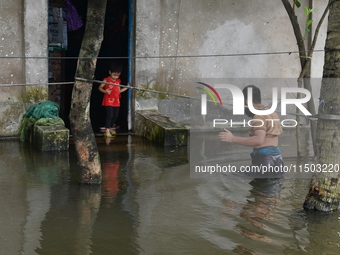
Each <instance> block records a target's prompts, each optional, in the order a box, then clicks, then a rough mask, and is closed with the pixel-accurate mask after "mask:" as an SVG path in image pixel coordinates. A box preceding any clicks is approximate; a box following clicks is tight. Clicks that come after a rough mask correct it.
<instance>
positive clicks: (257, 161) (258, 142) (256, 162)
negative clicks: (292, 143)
mask: <svg viewBox="0 0 340 255" xmlns="http://www.w3.org/2000/svg"><path fill="white" fill-rule="evenodd" d="M249 87H251V88H252V89H253V105H254V108H256V109H258V110H262V109H266V108H265V107H264V106H263V105H262V104H261V91H260V89H259V88H258V87H256V86H254V85H249V86H246V87H245V88H244V89H243V90H242V92H243V95H244V98H245V113H246V115H247V116H248V117H251V118H252V119H253V121H252V122H251V125H252V127H251V128H250V130H249V137H239V136H235V135H233V133H232V132H230V131H229V130H227V129H224V131H223V132H221V133H219V135H218V137H219V140H220V141H223V142H227V143H237V144H241V145H245V146H250V147H253V152H252V153H251V158H252V165H253V166H263V165H266V166H268V165H270V166H281V165H283V161H282V156H281V152H280V149H279V147H278V141H279V139H278V136H279V135H280V134H282V127H281V123H280V121H266V120H270V119H279V116H278V115H277V114H276V113H275V112H274V113H272V114H269V115H255V114H253V113H252V112H250V110H249V109H248V105H247V98H248V88H249ZM261 120H262V121H261Z"/></svg>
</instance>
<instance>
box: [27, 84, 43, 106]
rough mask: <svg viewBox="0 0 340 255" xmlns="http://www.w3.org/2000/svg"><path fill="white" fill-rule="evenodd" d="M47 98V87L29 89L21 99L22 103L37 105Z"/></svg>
mask: <svg viewBox="0 0 340 255" xmlns="http://www.w3.org/2000/svg"><path fill="white" fill-rule="evenodd" d="M47 98H48V93H47V87H29V88H26V93H25V95H24V96H23V97H22V101H23V102H24V103H38V102H41V101H43V100H46V99H47Z"/></svg>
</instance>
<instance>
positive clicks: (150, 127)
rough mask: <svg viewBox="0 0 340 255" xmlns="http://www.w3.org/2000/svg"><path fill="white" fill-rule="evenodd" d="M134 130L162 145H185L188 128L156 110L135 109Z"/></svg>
mask: <svg viewBox="0 0 340 255" xmlns="http://www.w3.org/2000/svg"><path fill="white" fill-rule="evenodd" d="M135 131H136V134H137V135H140V136H143V137H145V138H147V139H149V140H150V141H153V142H155V143H158V144H160V145H162V146H185V145H187V142H188V129H187V128H186V127H185V126H184V125H183V124H181V123H178V122H175V121H174V120H172V119H170V118H169V117H168V116H165V115H164V114H161V113H160V112H158V111H157V110H139V111H136V122H135Z"/></svg>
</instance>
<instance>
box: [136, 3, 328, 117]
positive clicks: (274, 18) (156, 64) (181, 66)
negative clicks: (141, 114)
mask: <svg viewBox="0 0 340 255" xmlns="http://www.w3.org/2000/svg"><path fill="white" fill-rule="evenodd" d="M300 2H301V3H302V6H308V1H307V0H305V1H300ZM327 2H328V1H327V0H324V1H318V2H317V3H315V1H314V4H315V5H316V6H314V8H315V9H316V10H315V12H314V13H313V15H314V17H313V19H314V20H315V21H314V23H313V28H315V27H316V24H317V22H318V20H319V17H320V16H321V14H322V12H323V10H324V8H325V6H326V4H327ZM136 5H137V9H136V56H137V58H136V85H137V86H140V87H144V88H150V89H156V90H161V91H170V92H174V93H178V94H185V95H188V94H189V91H190V90H191V89H192V88H195V87H196V86H195V84H194V82H195V81H197V80H200V79H206V80H207V79H208V80H209V79H212V78H236V79H244V78H247V80H246V82H247V83H248V82H249V81H250V82H251V80H252V79H255V78H256V79H257V78H259V79H263V78H279V79H280V82H279V83H280V85H282V84H284V82H283V81H282V79H284V78H290V79H296V78H297V77H298V75H299V72H300V70H301V68H300V63H299V56H298V54H288V53H287V54H268V55H265V54H262V55H261V54H259V55H251V54H252V53H270V52H296V51H298V48H297V45H296V39H295V36H294V33H293V29H292V26H291V23H290V21H289V18H288V15H287V13H286V11H285V9H284V7H283V5H282V2H281V1H280V0H273V1H265V0H257V1H249V0H238V1H234V0H223V1H221V0H195V1H181V0H138V1H137V2H136ZM151 7H152V8H151ZM297 13H298V14H299V17H301V19H300V25H301V26H302V27H303V24H304V22H305V21H304V19H305V16H304V15H305V14H304V11H303V8H302V7H301V8H299V9H297ZM326 24H327V19H326V20H325V22H324V25H323V30H322V31H321V33H320V35H319V39H318V44H317V47H316V49H319V50H320V49H321V50H322V49H323V45H324V41H325V36H326V31H325V29H326ZM303 29H304V27H303ZM228 54H234V55H235V56H226V55H228ZM237 54H249V55H241V56H237ZM174 56H177V57H174ZM322 66H323V53H322V52H320V53H316V54H314V58H313V65H312V67H313V69H312V72H313V77H321V76H322ZM240 83H241V84H242V85H243V82H240ZM289 83H290V82H289ZM244 85H246V84H244ZM256 85H258V86H261V85H259V84H256ZM313 85H314V87H315V91H316V94H315V98H317V97H318V90H319V87H320V80H316V81H315V84H313ZM273 86H276V85H275V84H273ZM266 92H267V90H264V93H265V95H264V96H265V97H267V96H268V97H271V90H268V92H270V93H269V94H268V95H266ZM145 98H153V99H155V98H157V99H164V98H166V97H165V96H164V95H163V96H157V95H155V94H151V93H149V94H148V93H139V94H138V95H137V97H136V99H137V103H136V109H143V108H157V107H158V106H159V103H158V100H150V99H148V100H144V99H145ZM161 104H162V103H161ZM163 108H164V107H163ZM165 108H166V107H165ZM180 111H181V109H178V110H177V112H180ZM175 112H176V111H175Z"/></svg>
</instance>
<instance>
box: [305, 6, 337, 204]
mask: <svg viewBox="0 0 340 255" xmlns="http://www.w3.org/2000/svg"><path fill="white" fill-rule="evenodd" d="M339 12H340V0H330V1H329V16H328V27H327V39H326V46H325V63H324V69H323V79H322V85H321V92H320V105H319V113H318V125H317V135H316V162H315V163H316V164H321V166H323V167H325V171H326V172H325V173H320V174H318V175H317V176H315V177H314V179H313V180H312V182H311V187H310V190H309V193H308V194H307V196H306V199H305V202H304V205H303V206H304V208H305V209H316V210H320V211H332V210H336V209H338V208H339V202H340V182H339V173H340V171H339V166H340V157H339V155H340V129H339V127H340V83H339V78H340V26H339V23H340V15H339ZM323 164H325V165H323ZM316 166H317V165H316ZM322 169H323V168H322ZM331 170H332V171H333V172H331Z"/></svg>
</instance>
